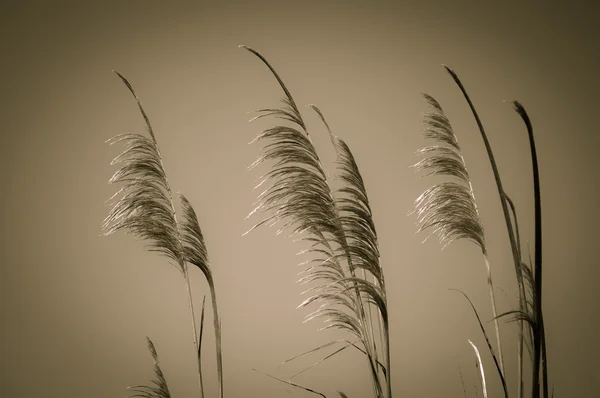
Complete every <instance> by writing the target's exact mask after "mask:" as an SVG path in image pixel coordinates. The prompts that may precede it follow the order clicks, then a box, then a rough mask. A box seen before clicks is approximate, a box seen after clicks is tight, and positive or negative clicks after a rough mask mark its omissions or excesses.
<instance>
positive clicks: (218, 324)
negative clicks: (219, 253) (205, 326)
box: [206, 274, 223, 398]
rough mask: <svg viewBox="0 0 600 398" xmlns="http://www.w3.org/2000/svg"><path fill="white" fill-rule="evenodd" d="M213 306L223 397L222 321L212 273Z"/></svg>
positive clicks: (209, 284)
mask: <svg viewBox="0 0 600 398" xmlns="http://www.w3.org/2000/svg"><path fill="white" fill-rule="evenodd" d="M206 281H207V282H208V287H209V288H210V296H211V298H212V307H213V324H214V329H215V347H216V353H217V377H218V379H219V397H220V398H223V356H222V354H221V321H220V320H219V310H218V308H217V293H216V291H215V284H214V282H213V278H212V274H208V275H207V277H206Z"/></svg>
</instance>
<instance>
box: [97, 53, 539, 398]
mask: <svg viewBox="0 0 600 398" xmlns="http://www.w3.org/2000/svg"><path fill="white" fill-rule="evenodd" d="M240 47H242V48H243V49H245V50H247V51H248V52H250V53H251V54H252V55H254V56H256V57H257V58H258V59H259V60H260V61H261V62H262V63H263V64H264V65H265V66H266V67H267V68H268V70H269V71H270V73H271V74H272V75H273V77H274V78H275V80H276V81H277V83H278V84H279V87H280V88H281V90H282V91H283V98H282V100H281V105H280V107H270V108H262V109H259V110H258V111H257V115H256V117H255V118H253V119H252V120H256V119H262V118H268V119H269V120H270V121H271V122H272V124H271V127H268V128H266V129H265V130H263V131H262V132H261V133H260V134H259V135H258V136H257V137H256V138H255V139H254V140H253V142H252V143H261V144H263V145H262V147H261V156H260V157H259V158H258V160H257V161H255V162H254V163H253V164H252V165H251V166H250V167H249V168H250V169H253V168H255V167H257V166H259V165H263V164H266V165H267V166H268V167H269V170H268V171H267V172H266V173H265V174H264V175H263V176H262V177H261V182H260V183H259V184H258V185H257V187H256V188H261V189H262V192H261V193H260V194H259V195H258V198H257V202H256V203H255V208H254V210H252V211H251V212H250V214H249V215H248V217H258V216H261V217H262V218H261V219H259V220H258V221H256V223H255V224H254V226H253V227H252V228H251V229H250V230H249V231H248V232H246V233H249V232H251V231H252V230H254V229H256V228H259V227H263V226H267V227H273V226H278V230H277V234H280V233H283V232H286V233H288V235H289V237H294V238H295V239H296V240H299V241H302V242H305V243H306V245H307V248H306V249H305V250H303V252H302V253H303V254H306V255H310V258H309V259H308V260H306V261H304V262H303V263H301V265H303V266H304V270H303V271H302V273H301V274H302V276H301V278H300V280H299V282H300V283H301V284H304V285H307V286H309V287H308V288H307V290H306V291H305V292H304V294H306V295H307V297H306V298H305V299H304V300H303V301H302V302H301V303H300V305H299V306H298V308H304V307H307V308H311V309H312V312H310V313H309V314H308V315H307V317H306V322H308V321H313V320H317V319H320V320H323V322H324V325H323V327H321V328H320V329H319V330H327V329H337V330H340V331H342V332H344V333H345V334H346V336H345V337H344V338H342V339H337V340H332V341H329V342H328V343H325V344H323V345H321V346H319V347H317V348H315V349H313V350H310V351H308V352H306V353H303V354H300V355H297V356H295V357H293V358H290V359H288V360H286V361H284V362H283V363H282V364H285V363H288V362H290V361H293V360H295V359H298V358H300V357H304V356H307V355H310V354H313V353H316V352H318V351H320V350H322V349H324V348H326V347H330V346H333V345H338V344H341V345H342V346H341V348H339V349H337V350H336V351H335V352H334V353H332V354H329V355H327V356H325V357H323V358H321V359H320V360H318V361H316V362H313V363H312V364H311V365H310V366H308V367H307V368H305V369H303V370H302V371H300V372H298V373H296V375H294V376H292V378H293V377H295V376H297V375H298V374H300V373H302V372H304V371H306V370H308V369H310V368H312V367H314V366H318V365H319V364H320V363H322V362H323V361H326V360H327V359H329V358H331V357H332V356H334V355H336V354H337V353H339V352H341V351H343V350H345V349H347V348H350V347H352V348H355V349H356V350H357V351H359V352H361V353H362V354H363V355H364V359H365V360H366V361H365V370H366V371H367V372H368V373H369V375H370V379H371V382H372V387H373V396H374V397H375V398H391V397H392V382H391V376H392V370H391V355H390V330H389V308H388V301H387V290H386V281H385V277H384V271H383V267H382V264H381V262H380V252H379V243H378V237H377V231H376V228H375V224H374V222H373V212H372V209H371V205H370V202H369V197H368V194H367V189H366V184H365V181H364V180H363V178H362V175H361V173H360V170H359V166H358V161H357V158H356V157H355V155H354V153H353V152H352V150H351V149H350V146H349V145H348V144H347V143H346V142H345V141H344V140H343V139H342V138H340V137H338V136H337V135H335V134H334V132H333V131H334V128H332V127H331V126H330V124H329V122H328V121H327V120H326V118H325V115H324V113H323V112H322V111H321V109H319V108H318V107H317V106H316V105H313V104H309V105H307V106H306V107H304V108H302V109H303V110H304V111H308V112H314V113H315V114H316V116H317V117H318V118H319V120H320V121H321V123H322V124H323V126H324V128H325V130H326V131H327V133H328V135H329V138H330V140H331V144H332V146H333V148H334V149H335V153H336V157H337V158H336V164H337V171H336V173H335V176H334V179H336V180H337V182H339V185H340V187H338V188H334V186H333V184H332V180H331V179H330V178H329V177H328V174H327V173H326V171H325V170H324V168H323V165H322V162H321V159H320V157H319V154H318V151H317V148H316V147H315V146H314V144H313V141H312V138H311V133H309V131H308V129H307V126H306V123H305V121H304V114H303V113H302V112H301V111H300V109H301V108H300V107H299V106H298V105H297V103H296V101H295V99H294V97H293V96H292V94H291V92H290V91H289V89H288V88H287V86H286V85H285V84H284V82H283V80H282V78H281V77H280V75H279V74H278V73H277V72H276V70H275V69H274V68H273V66H272V65H271V64H270V63H269V62H268V61H267V59H266V58H265V57H264V56H263V55H262V54H260V53H259V52H258V51H256V50H254V49H252V48H250V47H246V46H240ZM446 70H447V72H448V73H449V74H450V76H451V77H452V79H453V80H454V82H455V83H456V84H457V86H458V87H459V89H460V90H461V92H462V94H463V96H464V98H465V100H466V102H467V104H468V105H469V107H470V109H471V112H472V114H473V116H474V119H475V121H476V123H477V126H478V129H479V132H480V134H481V137H482V139H483V141H484V144H485V147H486V151H487V154H488V158H489V161H490V164H491V166H492V170H493V173H494V180H495V182H496V186H497V190H498V194H499V196H500V199H501V204H502V209H503V213H504V217H505V222H506V228H507V233H508V235H509V241H510V244H511V251H512V255H513V260H514V267H515V280H516V284H517V287H518V292H519V306H518V308H516V309H513V310H510V311H506V312H504V313H501V314H498V312H497V308H496V300H495V296H494V285H493V279H492V267H491V265H490V262H489V258H488V255H487V246H486V238H485V233H484V226H483V223H482V221H481V218H480V214H479V209H478V206H477V202H476V200H475V189H474V187H473V184H472V182H471V178H470V175H469V172H468V169H467V163H466V161H465V159H464V157H463V154H462V152H461V147H460V145H459V143H458V138H457V135H456V133H455V131H454V130H453V128H452V125H451V123H450V120H449V119H448V117H447V116H446V114H445V113H444V110H443V108H442V106H441V105H440V103H439V102H438V101H437V100H436V99H435V98H434V97H433V96H431V95H428V94H424V98H425V101H426V103H427V104H428V105H429V107H430V109H431V111H430V112H428V113H426V114H425V115H424V124H425V130H424V132H423V135H424V137H425V138H426V139H430V140H433V141H434V144H431V145H428V146H425V147H424V148H422V149H420V150H419V151H417V154H418V155H419V156H422V159H421V160H419V161H418V162H417V163H416V164H415V165H414V166H413V167H414V169H415V170H416V171H417V172H420V173H421V174H423V176H424V177H426V176H429V175H436V176H442V177H443V178H445V179H447V180H445V181H443V182H440V183H437V184H435V185H433V186H432V187H430V188H428V189H427V190H425V192H423V193H422V194H421V195H420V196H419V197H418V198H417V199H416V201H415V208H414V211H413V212H412V213H413V214H415V215H416V217H417V223H418V231H419V232H421V231H427V232H429V235H428V236H427V237H426V239H425V240H427V239H429V237H431V236H432V235H435V234H437V235H438V236H439V239H440V243H441V244H442V246H443V247H446V246H448V245H450V244H452V243H453V242H455V241H456V240H461V239H463V240H468V241H471V242H473V243H474V244H475V245H477V246H478V247H479V249H480V250H481V253H482V257H483V264H484V265H485V268H486V272H487V281H486V282H487V285H488V290H489V296H490V305H491V307H492V312H493V319H492V320H493V322H494V336H495V345H496V348H494V346H493V344H492V342H491V341H490V339H489V337H488V331H487V330H486V328H485V327H484V322H483V321H482V320H481V318H480V316H479V313H478V311H477V308H476V306H475V305H474V303H473V302H472V301H471V300H470V298H469V297H468V296H467V295H466V294H465V293H464V292H462V291H458V292H460V293H461V294H463V295H464V297H465V298H466V299H467V301H468V303H469V304H470V306H471V308H472V310H473V314H474V315H475V317H476V319H477V322H478V324H479V326H480V330H481V333H482V335H483V336H484V338H485V341H486V344H487V349H488V350H489V352H490V354H491V356H492V359H493V361H494V367H495V371H496V373H497V375H498V377H499V378H500V380H501V383H502V387H503V392H504V396H505V397H508V396H509V395H510V394H509V386H508V385H507V382H506V372H507V371H506V369H505V367H504V356H503V348H502V335H501V330H500V323H499V320H500V319H501V318H508V320H509V321H516V322H517V324H518V327H519V340H518V350H517V351H518V362H517V363H518V369H517V373H518V383H517V389H516V390H517V394H516V395H517V397H518V398H522V397H523V396H524V390H523V385H524V384H523V380H524V378H525V376H524V374H523V362H524V355H523V352H524V351H523V349H524V347H527V348H528V353H529V357H530V360H531V362H532V364H533V366H532V371H533V373H532V375H531V385H532V391H531V397H532V398H540V396H543V397H544V398H547V397H548V378H547V363H546V344H545V333H544V324H543V316H542V252H541V250H542V240H541V238H542V236H541V197H540V186H539V170H538V165H537V154H536V149H535V141H534V137H533V127H532V124H531V121H530V119H529V116H528V115H527V112H526V111H525V108H524V107H523V106H522V105H521V104H520V103H519V102H517V101H513V102H512V105H513V107H514V109H515V111H516V112H517V114H518V115H519V116H520V117H521V119H522V120H523V122H524V124H525V127H526V130H527V133H528V137H529V142H530V148H531V157H532V171H533V181H534V204H535V250H534V253H535V260H534V261H532V260H531V258H529V262H526V261H524V259H523V257H524V256H523V254H522V252H521V236H520V233H519V228H518V221H517V211H516V208H515V206H514V203H513V201H512V200H511V199H510V197H509V196H508V194H507V193H506V192H505V190H504V188H503V184H502V180H501V178H500V173H499V170H498V167H497V165H496V162H495V159H494V155H493V152H492V148H491V146H490V143H489V141H488V139H487V134H486V132H485V130H484V128H483V124H482V122H481V120H480V118H479V116H478V114H477V112H476V110H475V107H474V105H473V103H472V101H471V99H470V97H469V95H468V94H467V91H466V89H465V88H464V86H463V84H462V82H461V80H460V79H459V78H458V75H457V74H456V73H455V72H454V71H453V70H452V69H450V68H448V67H446ZM117 75H118V76H119V77H120V78H121V80H122V81H123V83H124V84H125V85H126V87H127V88H128V89H129V91H130V92H131V94H132V95H133V96H134V98H135V100H136V102H137V105H138V108H139V110H140V112H141V115H142V117H143V119H144V121H145V124H146V129H147V133H148V136H146V135H143V134H133V133H129V134H121V135H118V136H116V137H114V138H112V139H111V140H109V142H110V143H111V144H116V143H121V144H125V150H124V151H123V152H122V153H121V154H120V155H119V156H117V157H116V158H115V159H114V160H113V162H112V164H120V168H119V169H118V170H117V171H116V172H115V174H114V175H113V177H112V178H111V179H110V183H119V184H122V188H121V189H120V190H119V191H118V192H117V193H116V194H115V196H113V198H112V199H115V198H117V199H115V200H114V201H113V202H112V203H111V205H112V209H111V210H110V212H109V214H108V216H107V217H106V219H105V221H104V224H103V230H104V233H105V234H106V235H108V234H112V233H116V232H119V231H124V232H126V233H129V234H132V235H134V236H136V237H138V238H141V239H142V240H144V241H146V242H148V243H149V250H152V251H156V252H159V253H161V254H162V255H164V256H166V258H167V259H168V260H169V262H171V264H173V265H174V266H175V267H176V269H177V270H178V271H179V272H180V273H181V274H182V276H183V277H184V280H185V286H186V291H187V293H188V304H189V308H190V318H191V322H192V332H193V343H194V349H195V351H196V354H197V358H198V361H197V373H198V386H199V393H200V396H201V397H203V396H204V391H203V390H204V389H203V383H204V381H203V378H202V361H201V358H202V334H203V329H204V304H205V302H204V300H203V303H202V313H201V316H200V325H199V331H198V327H197V324H196V313H195V310H194V306H193V300H192V289H191V286H190V276H189V268H188V267H189V265H190V264H191V265H193V266H195V267H197V268H198V269H199V270H200V271H201V272H202V273H203V275H204V277H205V279H206V281H207V283H208V286H209V290H210V296H211V303H212V309H213V319H214V325H213V328H214V333H215V341H216V343H215V346H216V366H217V378H218V380H217V384H218V395H219V397H220V398H223V363H222V356H221V344H222V343H221V325H220V321H219V313H218V307H217V299H216V289H215V284H214V280H213V276H212V271H211V266H210V263H209V261H208V253H207V249H206V245H205V242H204V238H203V235H202V231H201V229H200V225H199V222H198V218H197V215H196V212H195V210H194V208H193V207H192V205H191V203H190V202H189V201H188V200H187V199H186V197H185V196H184V195H182V194H180V195H179V200H180V203H181V208H182V211H181V214H180V215H179V217H178V215H177V213H176V211H175V205H174V199H173V194H172V191H171V187H170V185H169V182H168V180H167V175H166V172H165V169H164V165H163V162H162V158H161V155H160V151H159V147H158V143H157V140H156V136H155V134H154V131H153V129H152V127H151V124H150V121H149V119H148V117H147V115H146V113H145V111H144V108H143V107H142V105H141V102H140V100H139V98H138V97H137V95H136V94H135V91H134V89H133V87H132V86H131V84H130V83H129V81H128V80H127V79H126V78H125V77H123V76H122V75H121V74H119V73H117ZM244 235H245V234H244ZM451 290H456V289H451ZM147 342H148V349H149V351H150V353H151V356H152V358H153V360H154V380H153V381H152V383H153V384H152V385H151V386H134V387H130V391H132V392H133V393H134V395H131V396H132V397H145V398H170V396H171V395H170V392H169V388H168V386H167V380H166V379H165V377H164V374H163V373H162V370H161V369H160V366H159V362H158V353H157V351H156V348H155V346H154V344H153V343H152V341H151V340H150V339H149V338H147ZM468 342H469V344H470V345H471V348H472V349H473V351H474V354H475V357H476V363H477V368H478V370H479V377H480V380H481V389H482V393H483V396H484V397H487V396H488V391H487V385H488V383H487V381H486V377H488V378H489V377H490V372H487V373H486V372H485V371H484V367H485V366H486V365H485V364H484V363H483V360H482V356H481V353H480V350H479V348H478V347H477V346H476V345H475V344H474V343H473V342H472V341H471V340H470V339H469V340H468ZM267 376H269V377H272V378H274V379H276V380H279V381H281V382H283V383H286V384H288V385H290V386H293V387H296V388H298V389H302V390H304V391H305V392H308V393H311V394H314V395H319V396H322V397H325V395H324V394H322V393H320V392H318V391H315V390H314V389H312V388H310V387H307V386H303V385H300V384H297V383H294V382H292V381H291V378H290V379H289V380H283V379H279V378H277V377H274V376H271V375H267ZM461 382H462V385H463V391H464V392H465V396H466V389H465V387H464V382H463V381H462V372H461ZM338 394H339V396H340V397H342V398H345V397H347V395H346V394H345V393H344V392H343V391H338Z"/></svg>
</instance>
